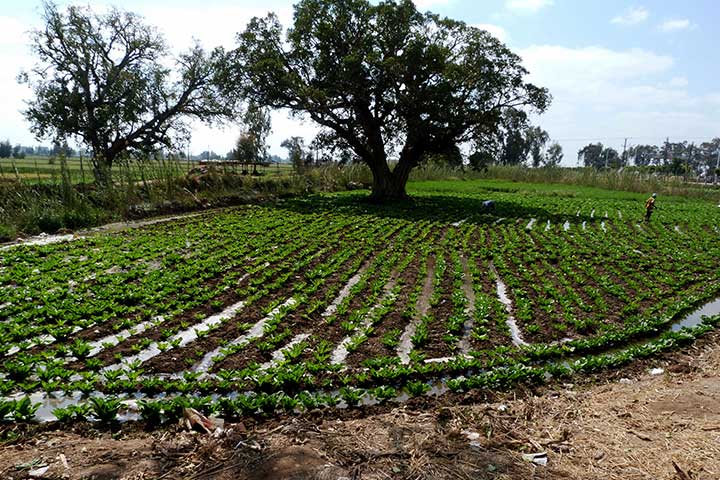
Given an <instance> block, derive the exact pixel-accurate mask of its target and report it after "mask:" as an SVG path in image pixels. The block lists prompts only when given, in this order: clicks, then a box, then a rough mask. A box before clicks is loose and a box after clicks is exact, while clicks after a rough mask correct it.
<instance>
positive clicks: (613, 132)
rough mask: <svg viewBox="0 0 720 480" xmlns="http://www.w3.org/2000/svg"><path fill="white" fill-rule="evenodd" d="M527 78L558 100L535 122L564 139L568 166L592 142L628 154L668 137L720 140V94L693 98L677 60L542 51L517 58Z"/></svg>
mask: <svg viewBox="0 0 720 480" xmlns="http://www.w3.org/2000/svg"><path fill="white" fill-rule="evenodd" d="M518 53H519V54H520V55H521V57H522V58H523V63H524V65H525V66H526V67H527V69H528V70H529V71H530V76H529V80H530V81H532V82H533V83H535V84H537V85H539V86H543V87H547V88H548V89H549V90H550V93H551V94H552V95H553V102H552V104H551V106H550V108H549V109H548V111H547V112H546V113H545V114H543V115H540V116H534V117H533V121H534V123H535V124H537V125H540V126H541V127H543V128H544V129H545V130H547V131H548V133H549V134H550V136H551V137H552V138H557V139H559V141H560V143H561V145H562V146H563V149H564V150H565V155H566V159H565V161H564V164H566V165H575V163H576V161H577V159H576V157H577V150H579V149H580V148H582V147H583V146H584V145H587V144H588V143H590V142H602V143H603V144H605V145H609V146H612V147H613V148H616V149H617V148H622V146H623V139H624V137H633V138H632V139H631V141H630V143H632V144H637V143H658V142H660V141H662V140H664V138H665V137H666V136H669V137H670V138H676V139H677V138H682V137H683V136H685V137H690V136H692V137H698V136H700V137H702V136H707V137H708V138H711V137H712V136H717V133H715V132H717V131H720V119H716V118H715V117H716V115H715V111H716V110H717V105H720V92H716V93H714V94H695V93H693V92H692V91H690V90H689V89H688V86H689V84H690V81H689V80H688V78H686V77H684V76H678V75H673V69H674V67H675V61H674V59H673V58H672V57H670V56H667V55H661V54H657V53H654V52H652V51H648V50H641V49H631V50H613V49H608V48H602V47H583V48H568V47H562V46H554V45H536V46H531V47H528V48H525V49H521V50H519V52H518Z"/></svg>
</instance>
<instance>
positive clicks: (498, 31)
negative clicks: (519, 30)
mask: <svg viewBox="0 0 720 480" xmlns="http://www.w3.org/2000/svg"><path fill="white" fill-rule="evenodd" d="M471 26H472V27H475V28H479V29H480V30H485V31H486V32H488V33H489V34H490V35H492V36H493V37H495V38H497V39H498V40H500V41H501V42H507V40H508V38H509V35H508V33H507V30H505V29H504V28H503V27H501V26H499V25H493V24H491V23H476V24H474V25H471Z"/></svg>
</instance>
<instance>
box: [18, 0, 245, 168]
mask: <svg viewBox="0 0 720 480" xmlns="http://www.w3.org/2000/svg"><path fill="white" fill-rule="evenodd" d="M44 22H45V27H44V28H43V29H40V30H36V31H35V32H33V35H32V48H33V50H34V52H35V54H36V55H37V57H38V60H39V63H38V64H37V65H36V66H35V67H34V68H33V69H32V70H31V71H30V72H27V73H25V74H23V75H22V76H21V81H25V82H27V83H29V84H30V86H31V87H32V89H33V91H34V94H35V98H34V99H33V100H31V101H29V102H28V108H27V110H26V111H25V112H24V113H25V116H26V118H27V119H28V120H29V121H30V122H31V124H32V129H33V132H34V133H35V134H36V135H37V136H38V137H39V138H42V137H50V138H52V139H53V140H55V141H56V142H63V141H66V140H67V139H69V138H74V139H75V140H78V141H79V142H80V143H82V144H85V145H87V146H88V147H89V148H90V149H91V151H92V154H93V162H94V173H95V178H96V180H97V181H99V182H108V181H109V179H110V177H109V172H110V168H111V167H112V165H113V162H114V161H115V160H116V159H117V158H118V157H119V156H121V155H124V154H133V153H138V154H141V155H146V154H148V153H150V152H153V151H155V150H157V149H158V148H161V147H163V146H165V147H171V146H173V144H174V143H175V141H177V140H179V139H185V138H187V135H188V129H187V125H186V124H185V123H184V122H183V118H185V117H195V118H199V119H202V120H206V121H211V120H215V119H219V118H223V117H225V116H227V115H230V114H231V113H232V111H231V108H230V105H229V104H228V103H227V102H226V101H225V97H222V96H221V95H219V91H218V89H216V88H215V84H214V81H213V80H214V74H215V71H216V69H215V65H216V62H217V60H218V59H219V58H220V57H221V55H220V52H219V51H215V52H213V53H211V54H207V53H205V52H204V51H203V50H202V48H200V47H199V46H198V45H196V46H195V47H193V48H192V49H191V50H190V51H188V52H187V53H185V54H183V55H180V57H179V58H177V59H176V60H174V61H172V60H171V58H170V55H169V50H168V47H167V45H166V44H165V42H164V40H163V39H162V37H161V36H160V35H159V34H158V33H157V31H156V30H155V29H154V28H152V27H150V26H147V25H146V24H145V23H144V22H143V20H142V18H140V17H138V16H137V15H134V14H132V13H128V12H122V11H119V10H116V9H111V10H110V11H108V12H107V13H105V14H95V13H93V12H92V11H91V10H90V9H89V8H87V7H75V6H71V7H68V8H67V10H66V11H65V12H61V11H60V10H58V7H57V6H56V5H54V4H52V3H46V4H45V6H44ZM170 65H173V66H172V67H171V66H170Z"/></svg>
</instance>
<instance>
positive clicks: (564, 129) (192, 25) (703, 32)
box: [0, 0, 720, 165]
mask: <svg viewBox="0 0 720 480" xmlns="http://www.w3.org/2000/svg"><path fill="white" fill-rule="evenodd" d="M58 3H59V4H60V5H65V4H68V3H73V2H67V1H60V2H58ZM76 3H77V2H76ZM80 3H81V4H88V3H89V4H90V5H91V6H92V7H93V8H95V9H98V10H101V9H103V8H106V7H107V6H108V5H115V6H117V7H120V8H123V9H126V10H131V11H134V12H136V13H139V14H141V15H143V16H144V17H145V18H146V20H147V22H148V23H150V24H152V25H155V26H157V27H158V28H159V29H160V30H161V31H162V32H163V33H164V34H165V36H166V38H167V39H168V40H169V42H170V43H171V45H173V46H174V47H175V48H176V49H177V51H181V50H183V49H184V48H186V47H187V46H189V45H190V43H191V41H192V38H193V37H195V38H197V39H198V40H200V41H201V43H202V44H203V45H204V46H205V47H208V48H209V47H213V46H216V45H224V46H225V47H232V46H233V44H234V34H235V33H236V32H237V31H239V30H241V29H242V28H244V25H245V24H246V22H247V21H248V20H249V19H250V18H251V17H252V16H255V15H262V14H264V13H265V12H267V11H268V10H273V11H275V12H276V13H278V15H279V16H280V19H281V20H282V21H283V22H284V24H286V25H287V24H288V23H289V21H290V19H291V14H292V2H289V1H280V0H267V1H264V2H262V3H260V2H256V1H237V0H236V1H225V0H205V1H202V2H198V1H196V0H172V1H170V0H145V1H136V0H126V1H115V2H112V1H108V2H94V1H88V0H85V1H84V2H80ZM415 3H416V4H417V5H418V8H420V9H421V10H431V11H433V12H436V13H439V14H441V15H444V16H448V17H451V18H455V19H458V20H463V21H465V22H467V23H469V24H473V25H479V26H482V27H483V28H485V29H487V30H488V31H490V32H491V33H493V34H494V35H496V36H498V37H499V38H500V39H501V40H503V41H504V42H506V44H507V45H508V46H509V47H510V48H511V49H512V50H513V51H515V52H516V53H518V54H519V55H520V56H521V57H522V58H523V60H524V64H525V66H526V68H528V70H529V71H530V79H531V80H532V81H533V82H535V83H537V84H538V85H541V86H545V87H547V88H549V89H550V92H551V93H552V95H553V97H554V102H553V104H552V106H551V107H550V109H549V110H548V111H547V112H546V113H545V114H544V115H542V116H539V117H535V118H534V119H533V120H534V122H535V123H536V124H538V125H540V126H542V127H543V128H545V129H546V130H547V131H548V133H549V134H550V137H551V138H553V139H557V140H558V141H559V142H560V143H561V144H562V146H563V149H564V151H565V159H564V161H563V163H564V164H565V165H574V164H575V163H576V159H577V150H578V149H579V148H581V147H582V146H583V145H585V144H587V143H589V142H590V141H593V142H597V141H602V142H603V143H605V144H607V145H611V146H614V147H616V148H622V144H623V140H624V138H625V137H629V140H628V144H629V145H632V144H638V143H658V142H661V141H662V140H664V139H665V138H666V137H669V138H670V140H671V141H673V140H675V141H677V140H682V139H688V140H690V141H700V140H703V139H709V138H711V137H718V136H720V115H718V114H719V113H720V83H719V82H718V81H717V79H718V78H720V63H718V61H717V54H716V51H717V50H716V45H717V44H718V40H720V34H718V33H717V25H718V24H720V2H717V1H716V0H694V1H687V2H679V1H670V0H655V1H652V2H649V1H647V2H628V1H623V0H605V1H602V2H600V1H589V0H582V1H581V0H483V1H477V0H416V2H415ZM40 10H41V3H40V2H39V1H35V0H33V1H23V2H18V1H12V0H0V62H2V63H1V64H2V65H3V68H2V69H0V91H2V92H3V93H2V95H1V96H0V111H1V112H2V115H0V139H5V138H8V139H10V141H11V142H13V143H22V144H24V145H33V144H37V143H38V141H36V140H35V139H34V138H33V136H32V135H31V134H30V133H29V129H28V125H27V124H26V123H25V121H24V119H23V118H22V116H21V115H20V113H19V110H21V109H22V108H23V100H24V99H27V98H29V95H30V92H29V91H28V89H27V88H26V87H24V86H21V85H17V83H16V82H15V77H16V75H17V73H18V72H19V71H20V69H22V68H28V66H30V65H32V61H33V59H32V57H31V56H30V54H29V51H28V48H27V36H26V34H25V33H24V32H26V31H27V30H30V29H32V28H36V27H39V26H40ZM194 127H195V128H194V134H193V139H192V145H191V148H192V151H193V152H196V153H198V152H200V151H201V150H205V149H207V148H208V147H210V148H211V149H213V150H215V151H217V152H226V151H228V150H229V149H230V148H231V147H232V144H233V140H234V138H235V137H236V136H237V133H238V127H237V126H233V125H229V126H227V127H225V128H224V129H217V128H215V129H209V128H207V127H205V126H202V125H199V124H198V125H195V126H194ZM314 131H315V128H314V126H313V125H312V124H311V123H310V122H305V123H299V122H297V121H295V120H290V119H288V118H287V115H286V114H285V113H283V112H277V113H276V114H274V115H273V133H272V135H271V138H270V146H271V151H272V152H273V153H276V154H281V155H284V151H283V149H282V148H281V147H280V143H281V142H282V140H283V139H285V138H287V137H289V136H291V135H303V136H305V137H306V138H307V139H308V140H309V139H310V138H311V137H312V136H313V134H314ZM45 143H48V142H45Z"/></svg>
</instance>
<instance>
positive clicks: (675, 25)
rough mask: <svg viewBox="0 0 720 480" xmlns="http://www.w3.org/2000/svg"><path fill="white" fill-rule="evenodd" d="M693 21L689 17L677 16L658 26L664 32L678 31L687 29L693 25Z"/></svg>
mask: <svg viewBox="0 0 720 480" xmlns="http://www.w3.org/2000/svg"><path fill="white" fill-rule="evenodd" d="M692 26H693V25H692V23H690V20H688V19H687V18H677V19H673V20H666V21H664V22H663V23H661V24H660V26H659V27H658V28H659V29H660V31H662V32H677V31H679V30H687V29H688V28H690V27H692Z"/></svg>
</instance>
